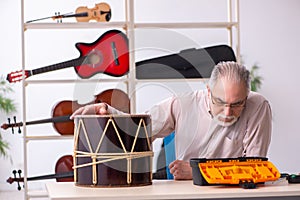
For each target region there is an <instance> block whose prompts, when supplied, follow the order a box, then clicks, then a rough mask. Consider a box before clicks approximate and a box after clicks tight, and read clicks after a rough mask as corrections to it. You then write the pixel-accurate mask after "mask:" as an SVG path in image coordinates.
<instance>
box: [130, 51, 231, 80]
mask: <svg viewBox="0 0 300 200" xmlns="http://www.w3.org/2000/svg"><path fill="white" fill-rule="evenodd" d="M220 61H236V57H235V55H234V52H233V50H232V48H231V47H230V46H227V45H217V46H211V47H206V48H201V49H195V48H192V49H186V50H182V51H180V52H179V53H178V54H171V55H167V56H162V57H157V58H151V59H148V60H143V61H139V62H137V63H136V77H137V79H173V78H174V79H175V78H176V79H178V78H209V77H210V74H211V71H212V70H213V67H214V66H215V65H216V64H217V63H219V62H220Z"/></svg>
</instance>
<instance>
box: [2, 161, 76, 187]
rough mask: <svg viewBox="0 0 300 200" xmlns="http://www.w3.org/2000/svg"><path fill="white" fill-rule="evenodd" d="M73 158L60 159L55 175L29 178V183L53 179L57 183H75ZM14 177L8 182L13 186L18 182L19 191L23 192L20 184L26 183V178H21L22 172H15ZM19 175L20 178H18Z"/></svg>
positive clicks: (56, 165)
mask: <svg viewBox="0 0 300 200" xmlns="http://www.w3.org/2000/svg"><path fill="white" fill-rule="evenodd" d="M72 167H73V157H72V155H64V156H62V157H60V158H59V159H58V160H57V162H56V164H55V174H48V175H42V176H34V177H28V178H27V181H34V180H43V179H53V178H55V179H56V181H57V182H73V181H74V173H73V168H72ZM12 173H13V175H14V177H13V178H12V177H9V178H8V179H7V180H6V182H8V183H10V184H12V183H14V182H17V184H18V187H17V188H18V190H21V186H20V182H24V177H21V173H22V171H21V170H13V172H12ZM17 174H18V175H19V177H17Z"/></svg>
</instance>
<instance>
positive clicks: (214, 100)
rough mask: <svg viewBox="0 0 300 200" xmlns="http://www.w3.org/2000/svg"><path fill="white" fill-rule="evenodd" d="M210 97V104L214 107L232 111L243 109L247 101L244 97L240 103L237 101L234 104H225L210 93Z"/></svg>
mask: <svg viewBox="0 0 300 200" xmlns="http://www.w3.org/2000/svg"><path fill="white" fill-rule="evenodd" d="M210 96H211V102H212V104H214V105H215V106H218V107H230V108H232V109H241V108H244V107H245V103H246V100H247V97H246V98H245V99H243V100H241V101H238V102H235V103H226V102H224V101H222V100H221V99H219V98H216V97H214V96H213V94H212V93H210Z"/></svg>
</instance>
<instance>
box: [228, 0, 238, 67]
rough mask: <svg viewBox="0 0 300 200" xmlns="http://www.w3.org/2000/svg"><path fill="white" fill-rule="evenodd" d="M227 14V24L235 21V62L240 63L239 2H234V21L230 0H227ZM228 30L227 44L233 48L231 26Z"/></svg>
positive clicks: (236, 0)
mask: <svg viewBox="0 0 300 200" xmlns="http://www.w3.org/2000/svg"><path fill="white" fill-rule="evenodd" d="M227 10H228V12H227V14H228V20H227V21H228V22H229V23H233V20H235V26H234V27H235V30H236V35H235V38H236V44H235V51H236V52H235V53H236V57H237V62H238V63H240V16H239V0H235V1H234V13H235V16H234V19H233V4H232V0H227ZM227 29H228V42H229V45H230V46H231V47H233V45H234V44H233V30H232V29H233V26H230V27H228V28H227Z"/></svg>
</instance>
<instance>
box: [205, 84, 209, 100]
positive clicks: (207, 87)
mask: <svg viewBox="0 0 300 200" xmlns="http://www.w3.org/2000/svg"><path fill="white" fill-rule="evenodd" d="M206 89H207V95H208V97H209V95H210V88H209V85H208V84H207V85H206Z"/></svg>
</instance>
